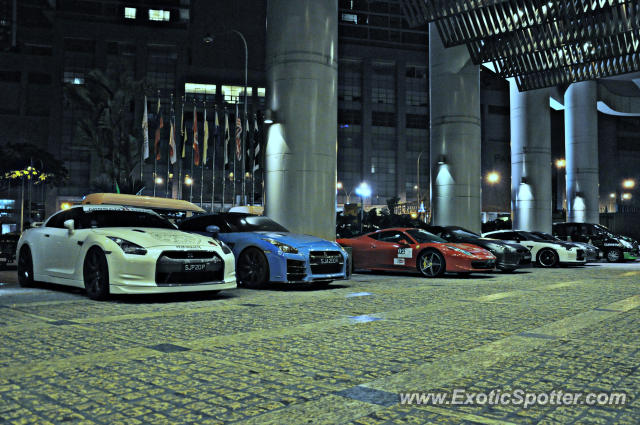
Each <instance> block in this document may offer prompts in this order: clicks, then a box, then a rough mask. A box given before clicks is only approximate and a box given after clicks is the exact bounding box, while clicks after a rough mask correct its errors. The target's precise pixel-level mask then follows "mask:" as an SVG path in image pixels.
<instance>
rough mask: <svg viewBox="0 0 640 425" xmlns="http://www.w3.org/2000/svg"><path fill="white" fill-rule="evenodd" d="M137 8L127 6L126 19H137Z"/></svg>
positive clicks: (125, 10) (125, 9)
mask: <svg viewBox="0 0 640 425" xmlns="http://www.w3.org/2000/svg"><path fill="white" fill-rule="evenodd" d="M136 12H137V9H136V8H135V7H125V8H124V17H125V19H136Z"/></svg>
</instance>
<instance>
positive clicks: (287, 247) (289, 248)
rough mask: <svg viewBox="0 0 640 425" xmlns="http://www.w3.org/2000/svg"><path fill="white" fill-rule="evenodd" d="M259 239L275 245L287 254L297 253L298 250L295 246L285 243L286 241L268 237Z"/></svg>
mask: <svg viewBox="0 0 640 425" xmlns="http://www.w3.org/2000/svg"><path fill="white" fill-rule="evenodd" d="M261 239H262V240H263V241H265V242H269V243H270V244H271V245H273V246H275V247H276V248H278V249H279V250H280V251H282V252H285V253H288V254H297V253H298V250H297V249H296V248H294V247H292V246H291V245H287V244H286V243H282V242H280V241H277V240H275V239H270V238H261Z"/></svg>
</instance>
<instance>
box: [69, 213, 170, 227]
mask: <svg viewBox="0 0 640 425" xmlns="http://www.w3.org/2000/svg"><path fill="white" fill-rule="evenodd" d="M81 226H82V228H85V229H96V228H101V227H153V228H158V229H175V228H176V227H175V226H174V225H173V224H171V223H170V222H169V220H167V219H165V218H162V217H160V216H158V215H156V214H151V213H147V212H142V211H117V210H113V211H109V210H102V211H88V212H85V213H84V214H83V215H82V218H81Z"/></svg>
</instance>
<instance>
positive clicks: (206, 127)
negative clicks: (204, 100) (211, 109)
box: [202, 108, 209, 165]
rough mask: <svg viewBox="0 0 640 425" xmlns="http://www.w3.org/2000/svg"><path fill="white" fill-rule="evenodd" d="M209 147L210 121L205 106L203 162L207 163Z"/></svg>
mask: <svg viewBox="0 0 640 425" xmlns="http://www.w3.org/2000/svg"><path fill="white" fill-rule="evenodd" d="M208 147H209V123H207V108H204V140H203V142H202V164H203V165H207V148H208Z"/></svg>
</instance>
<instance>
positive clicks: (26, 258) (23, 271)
mask: <svg viewBox="0 0 640 425" xmlns="http://www.w3.org/2000/svg"><path fill="white" fill-rule="evenodd" d="M18 283H19V284H20V286H21V287H23V288H29V287H31V286H34V285H35V281H34V280H33V257H32V256H31V249H29V247H28V246H23V247H22V249H21V250H20V256H19V257H18Z"/></svg>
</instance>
